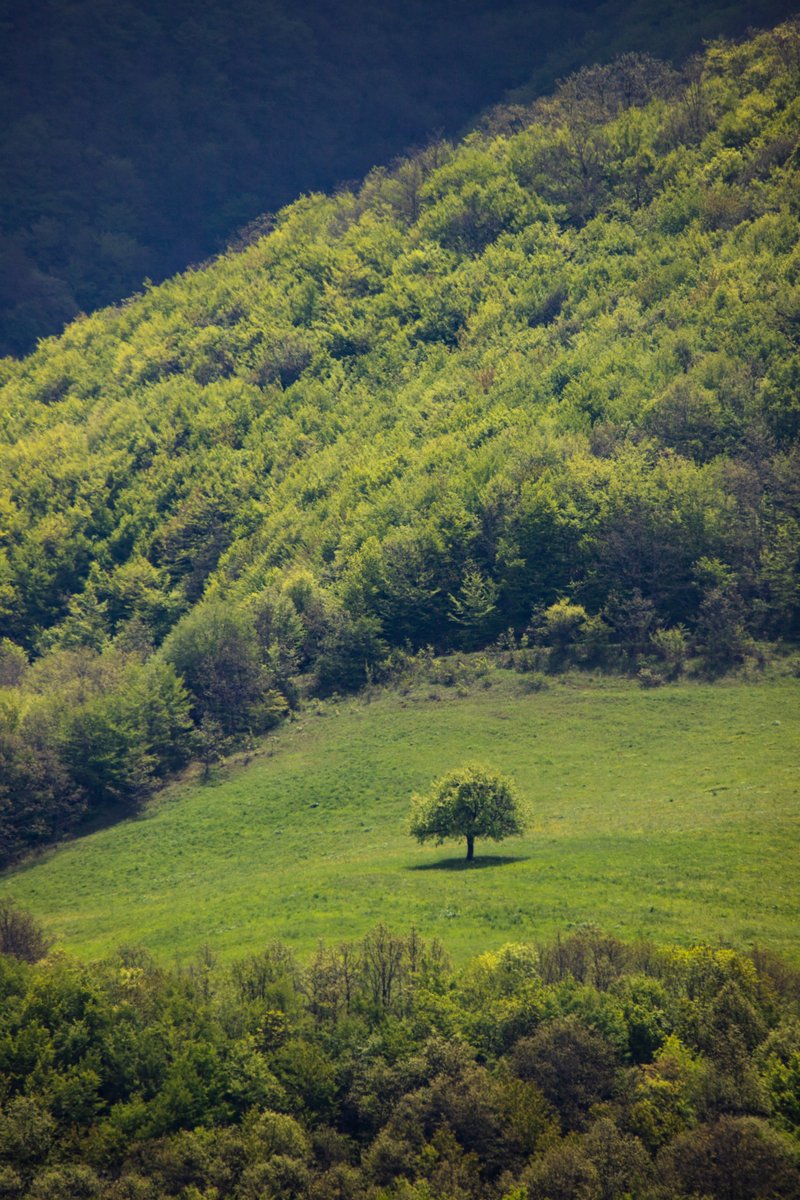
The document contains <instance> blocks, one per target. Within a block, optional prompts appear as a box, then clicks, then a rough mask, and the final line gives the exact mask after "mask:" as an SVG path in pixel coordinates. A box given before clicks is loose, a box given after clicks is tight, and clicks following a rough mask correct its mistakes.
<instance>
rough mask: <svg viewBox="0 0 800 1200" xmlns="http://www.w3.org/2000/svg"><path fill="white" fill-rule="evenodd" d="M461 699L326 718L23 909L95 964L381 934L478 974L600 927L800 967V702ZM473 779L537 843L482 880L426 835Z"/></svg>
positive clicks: (19, 877)
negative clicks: (518, 946) (414, 813)
mask: <svg viewBox="0 0 800 1200" xmlns="http://www.w3.org/2000/svg"><path fill="white" fill-rule="evenodd" d="M453 669H454V665H453V663H442V664H440V666H439V668H438V674H439V675H440V676H441V677H445V674H446V671H447V670H451V671H452V670H453ZM436 674H437V672H434V676H435V675H436ZM470 675H471V676H472V678H471V682H469V683H468V684H467V686H466V687H465V686H464V679H469V678H470ZM461 676H462V679H461V683H460V684H459V685H457V686H450V687H448V686H446V685H444V684H441V683H439V684H436V683H433V682H431V679H430V678H429V679H428V680H427V681H426V680H425V678H424V677H423V678H422V679H416V680H411V681H409V682H408V683H407V684H406V685H405V686H404V687H402V688H401V689H388V690H379V691H377V692H376V693H375V694H374V695H372V697H371V699H370V702H369V703H364V702H363V701H362V700H360V699H355V700H350V701H346V702H342V703H339V704H330V703H326V704H320V705H318V706H315V708H313V709H310V710H308V711H305V712H303V713H302V714H301V716H300V718H299V720H298V721H297V722H296V723H293V724H290V725H287V726H285V727H284V728H283V729H281V730H280V731H278V733H277V734H276V735H275V736H274V737H272V738H270V739H269V740H268V741H267V742H266V743H265V744H264V745H263V746H262V747H261V748H260V750H259V752H257V753H255V754H254V755H253V756H252V758H251V757H250V756H249V755H247V756H243V758H240V759H239V761H238V762H233V763H232V764H230V765H228V766H226V767H225V768H224V769H221V770H220V771H219V772H217V771H215V772H214V775H213V777H212V779H211V781H210V782H207V783H204V782H202V780H201V779H200V778H197V777H196V778H195V779H194V780H193V781H192V782H190V783H186V784H181V785H176V786H174V787H172V788H171V789H168V790H167V791H165V792H164V793H163V794H162V796H160V797H159V798H158V800H157V801H156V802H155V803H154V804H153V805H152V806H151V807H149V808H148V809H147V810H146V812H145V814H144V815H143V817H142V818H140V819H138V820H134V821H126V822H123V823H120V824H116V825H114V826H113V827H110V828H106V829H102V830H99V831H97V832H95V833H92V834H91V835H89V836H85V837H82V838H79V839H77V840H75V841H72V842H69V843H66V844H64V845H62V846H60V847H59V848H58V849H57V850H55V851H53V852H50V853H48V854H47V855H46V856H45V857H44V858H43V859H42V860H41V861H34V862H31V863H30V864H27V865H25V866H23V867H22V868H19V869H17V870H16V871H11V872H9V873H7V874H6V875H5V876H4V878H3V879H2V881H0V899H2V898H5V897H13V898H14V900H15V901H16V902H17V903H18V904H21V905H23V906H24V907H25V908H26V909H29V910H30V911H31V912H33V913H34V914H35V915H36V916H37V917H38V918H40V919H41V921H42V922H43V923H44V925H45V927H46V928H47V929H48V931H50V932H51V933H52V934H54V935H55V936H56V938H57V940H58V944H59V945H60V946H61V947H62V948H63V949H66V950H67V951H69V952H71V953H74V954H80V955H81V956H84V957H90V958H92V959H95V958H98V957H100V956H107V955H109V954H111V953H113V952H114V951H115V950H116V949H117V947H118V946H120V945H132V944H133V945H139V944H141V945H145V946H147V948H148V950H149V951H150V952H152V953H153V954H155V955H157V956H158V958H159V960H160V961H162V962H171V961H172V960H173V959H174V957H175V956H176V955H177V956H179V957H180V958H181V959H182V960H186V959H187V958H188V957H190V956H191V955H192V954H194V953H195V952H197V951H199V950H200V949H201V948H202V947H203V946H209V947H211V949H212V950H213V953H214V954H215V955H217V956H221V957H222V958H224V959H226V960H229V959H231V958H235V957H237V956H240V955H242V954H244V953H251V952H252V953H254V952H256V951H258V950H260V949H261V948H262V947H263V946H264V945H265V944H267V943H268V942H269V941H270V940H271V939H273V938H280V939H281V940H283V941H286V942H287V943H288V944H290V945H291V946H292V947H293V948H294V949H295V950H296V951H298V952H299V953H301V954H302V955H304V956H305V955H307V954H309V953H310V952H311V951H313V949H314V948H315V947H316V945H317V943H318V942H319V940H320V938H324V939H325V940H326V941H329V942H331V943H336V942H338V941H340V940H341V939H344V938H352V937H361V936H362V935H363V934H364V933H365V932H366V931H368V930H369V929H370V928H372V926H373V925H375V924H377V923H378V922H381V921H382V922H385V923H386V924H387V925H388V926H389V927H390V928H392V929H405V928H409V927H411V926H414V927H415V928H417V929H418V930H419V931H420V933H421V934H422V935H423V936H425V937H434V936H435V937H438V938H441V939H442V941H443V942H444V943H445V944H446V945H447V947H448V950H449V951H450V952H451V953H452V954H454V955H455V956H456V958H458V959H463V958H466V957H468V956H469V955H471V954H474V953H475V952H476V951H477V950H478V949H484V948H494V947H497V946H500V945H502V944H503V943H504V942H508V941H509V940H510V941H514V942H520V941H540V940H541V939H542V938H544V937H550V936H553V935H555V934H558V933H561V932H564V931H565V930H568V929H571V928H574V927H577V926H579V925H581V924H582V923H585V922H590V923H595V924H599V925H600V926H601V927H602V928H603V929H605V930H607V931H608V932H611V933H614V934H616V935H618V936H619V937H622V938H625V939H630V938H636V937H646V938H650V939H652V940H654V941H656V942H665V941H678V942H680V943H683V944H690V943H691V942H692V941H696V940H698V939H700V940H708V941H715V942H717V941H718V942H721V943H723V944H725V945H733V946H735V947H737V948H738V949H740V950H742V951H746V950H749V949H750V948H751V947H752V946H753V944H756V945H759V946H767V947H769V949H770V950H771V951H773V952H776V951H777V952H780V953H781V954H784V955H786V957H787V958H789V959H792V960H794V959H796V958H797V957H798V945H797V937H796V931H797V920H798V915H799V914H798V902H797V901H798V897H797V889H796V887H795V878H796V866H797V836H796V834H797V829H796V826H797V818H796V810H797V796H798V780H797V770H796V759H795V753H794V751H795V747H796V746H797V743H798V736H800V706H798V692H799V691H800V686H799V685H798V682H797V680H793V679H783V680H781V679H773V680H771V681H768V682H767V681H759V682H758V683H752V682H751V683H748V684H745V683H736V684H732V685H728V684H724V685H720V684H713V685H710V684H705V685H697V684H679V685H670V686H667V687H665V688H662V689H659V690H657V691H647V692H643V691H642V690H641V689H640V688H639V687H637V686H636V685H635V684H631V683H629V682H624V681H619V680H604V681H598V680H596V679H595V680H588V681H581V680H580V679H579V678H577V677H575V678H573V679H572V680H571V681H569V682H568V683H567V684H566V685H564V684H562V683H560V682H559V683H554V684H553V685H552V686H551V687H549V688H547V689H545V690H542V691H538V692H531V691H530V690H528V689H527V688H526V687H525V683H526V679H525V677H524V676H522V677H520V676H519V675H515V674H513V673H511V672H507V671H503V670H495V669H488V670H486V669H485V668H484V670H483V671H481V670H480V669H479V664H478V663H476V662H474V661H473V662H472V664H467V665H465V666H464V667H462V670H461ZM474 759H478V760H483V761H487V762H489V763H491V764H492V765H493V766H494V767H495V768H497V769H502V770H503V771H505V772H508V773H509V774H511V775H512V776H513V778H514V779H515V780H516V782H517V785H518V788H519V790H520V793H521V794H522V796H523V798H524V802H525V806H526V808H527V810H528V811H529V825H528V828H527V830H526V834H525V836H524V837H522V838H513V839H509V840H508V841H504V842H502V843H500V844H498V843H494V842H491V841H488V840H484V841H479V842H478V844H477V846H476V855H477V858H476V860H475V863H474V864H472V865H471V866H470V868H469V869H464V868H465V867H467V864H466V862H465V859H464V844H463V842H462V841H453V842H448V843H447V844H445V845H443V846H427V847H424V848H421V847H420V846H418V845H417V844H416V842H414V841H413V839H412V838H411V837H410V836H409V835H408V833H407V832H406V823H407V820H408V816H409V810H410V804H409V802H410V797H411V794H412V792H414V791H426V790H427V789H428V787H429V785H430V782H431V780H432V779H434V778H435V777H437V776H439V775H441V774H443V773H444V772H445V771H448V770H451V769H452V768H454V767H458V766H460V765H461V764H462V763H464V762H468V761H470V760H474Z"/></svg>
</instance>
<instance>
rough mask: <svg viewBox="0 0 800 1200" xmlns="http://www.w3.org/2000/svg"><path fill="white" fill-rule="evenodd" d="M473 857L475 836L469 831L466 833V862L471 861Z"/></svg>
mask: <svg viewBox="0 0 800 1200" xmlns="http://www.w3.org/2000/svg"><path fill="white" fill-rule="evenodd" d="M474 857H475V838H474V837H473V836H472V834H471V833H468V834H467V862H472V860H473V858H474Z"/></svg>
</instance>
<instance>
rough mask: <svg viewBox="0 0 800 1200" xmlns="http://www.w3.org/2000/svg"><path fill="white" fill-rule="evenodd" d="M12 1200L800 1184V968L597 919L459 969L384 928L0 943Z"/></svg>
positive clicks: (745, 1198) (2, 1179)
mask: <svg viewBox="0 0 800 1200" xmlns="http://www.w3.org/2000/svg"><path fill="white" fill-rule="evenodd" d="M0 990H2V995H3V1006H2V1014H1V1015H0V1071H1V1072H2V1087H3V1091H2V1095H3V1100H2V1108H1V1110H0V1164H1V1165H0V1184H2V1188H3V1189H4V1191H3V1194H4V1195H6V1196H11V1197H20V1198H22V1197H26V1198H27V1197H30V1198H31V1200H33V1198H42V1200H44V1198H46V1197H47V1198H50V1197H65V1198H66V1197H70V1198H72V1197H84V1196H85V1197H98V1198H102V1200H122V1198H125V1200H130V1198H135V1200H157V1198H158V1200H161V1198H163V1197H176V1198H180V1200H197V1198H198V1197H204V1198H207V1200H211V1197H231V1198H235V1200H256V1198H258V1200H260V1198H261V1197H276V1198H277V1197H286V1198H291V1197H295V1198H297V1200H305V1198H306V1197H307V1198H309V1200H312V1198H313V1200H324V1198H331V1200H336V1198H338V1200H362V1198H363V1200H378V1198H379V1197H380V1198H388V1197H398V1198H400V1197H403V1198H405V1200H412V1198H413V1200H431V1198H432V1197H436V1198H437V1200H471V1198H473V1197H474V1198H475V1200H479V1198H480V1200H486V1198H489V1200H491V1198H492V1197H497V1200H501V1198H505V1200H511V1198H512V1197H513V1198H515V1200H526V1198H528V1197H530V1198H531V1200H547V1198H550V1200H573V1198H575V1197H582V1198H585V1200H614V1198H616V1197H622V1196H627V1195H631V1196H637V1197H641V1198H642V1200H645V1198H647V1200H649V1198H652V1200H672V1198H677V1197H689V1196H698V1195H703V1196H709V1197H715V1198H716V1197H719V1198H720V1200H723V1198H724V1200H728V1198H729V1197H736V1198H737V1200H749V1198H752V1200H765V1198H770V1197H775V1198H776V1200H777V1198H778V1197H791V1196H794V1195H796V1194H798V1190H799V1189H800V1143H799V1142H798V1133H799V1132H800V1090H798V1089H799V1088H800V1057H799V1056H800V1044H799V1043H798V1029H799V1028H800V1026H798V1000H799V999H800V979H798V976H797V975H796V973H794V972H793V971H792V970H791V969H789V968H788V967H786V966H785V965H783V964H780V963H777V962H775V961H773V960H772V959H770V957H769V956H768V955H760V956H759V967H758V968H757V967H756V965H755V963H754V961H753V959H751V958H748V957H744V956H741V955H738V954H735V953H733V952H732V951H728V950H714V949H711V948H709V947H696V948H693V949H690V950H684V949H678V948H663V949H659V948H654V947H652V946H647V945H632V946H628V945H625V944H623V943H621V942H618V941H617V940H616V939H614V938H611V937H608V936H605V935H602V934H600V933H598V932H597V931H594V930H592V929H585V930H582V931H579V932H578V933H576V934H573V935H571V936H570V937H569V938H567V939H565V940H563V941H559V942H556V943H554V944H552V945H549V946H544V947H538V948H537V947H534V946H530V945H518V946H506V947H504V948H503V949H502V950H499V951H496V952H490V953H486V954H483V955H481V956H480V957H479V958H477V959H475V960H474V961H473V962H472V963H470V964H469V965H468V966H467V967H466V968H465V969H464V970H463V971H459V972H454V971H453V970H452V969H451V967H450V966H449V964H448V962H447V958H446V955H445V954H444V952H443V950H442V948H441V947H440V946H438V945H437V944H435V943H433V944H431V943H426V942H425V941H423V940H422V939H421V938H420V937H419V936H418V935H417V934H415V933H413V932H412V933H411V934H409V935H407V936H397V935H394V934H392V933H391V932H390V931H388V930H386V929H384V928H378V929H376V930H374V931H373V932H372V933H371V934H369V935H368V936H367V937H366V938H365V939H364V940H363V941H361V942H359V943H353V944H344V945H339V946H320V947H319V949H318V951H317V952H316V953H315V954H314V955H313V957H312V958H311V960H310V961H309V962H308V963H306V964H304V965H303V964H300V963H298V962H297V961H296V960H295V959H294V957H293V956H292V954H291V952H290V951H289V950H288V948H286V947H285V946H282V945H280V944H277V943H275V944H271V945H269V946H267V947H266V948H265V949H264V950H263V951H262V952H261V953H259V954H256V955H252V956H250V957H249V958H248V959H245V960H243V961H241V962H239V963H236V964H235V965H234V966H233V967H232V968H230V969H228V968H223V967H221V966H219V965H217V964H216V963H215V962H214V959H213V956H212V955H211V954H210V952H208V951H204V952H203V953H202V954H200V955H198V957H197V958H196V959H195V960H194V961H193V962H192V963H190V964H189V965H188V966H187V967H185V968H183V969H181V970H172V971H167V970H164V969H163V968H161V967H159V966H157V965H156V964H155V963H154V962H153V961H152V960H151V959H150V958H149V957H148V955H147V954H146V952H144V951H141V950H134V949H128V950H124V951H121V952H120V954H119V955H118V956H117V958H116V959H114V960H113V961H111V962H107V963H105V964H102V965H100V966H95V967H93V968H92V969H91V970H90V969H88V968H86V967H84V966H83V965H81V964H79V963H74V962H71V961H70V960H68V959H66V958H63V957H59V956H56V957H51V958H49V959H45V960H44V961H42V962H41V963H39V964H37V965H33V966H31V965H27V964H25V963H23V962H21V961H19V960H17V959H15V958H13V957H4V958H0Z"/></svg>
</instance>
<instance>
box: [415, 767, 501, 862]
mask: <svg viewBox="0 0 800 1200" xmlns="http://www.w3.org/2000/svg"><path fill="white" fill-rule="evenodd" d="M408 831H409V833H410V834H411V835H412V837H415V838H416V839H417V841H418V842H426V841H428V840H429V839H430V838H434V839H435V841H436V843H437V845H441V843H442V842H443V841H445V839H447V838H462V837H463V838H466V839H467V862H470V861H471V859H472V858H473V857H474V855H475V839H476V838H492V839H493V841H495V842H499V841H501V839H502V838H506V837H513V836H515V835H518V834H521V833H523V832H524V823H523V813H522V808H521V804H520V800H519V797H518V796H517V793H516V790H515V787H514V784H513V783H512V782H511V780H510V779H508V778H506V776H505V775H498V774H497V772H495V771H490V770H488V768H486V767H483V766H481V765H480V764H477V763H468V764H467V765H466V766H464V767H461V768H460V769H459V770H458V771H451V772H450V774H449V775H443V776H442V778H441V779H437V780H436V781H435V783H434V784H433V786H432V787H431V790H430V791H429V792H428V794H427V795H425V796H418V795H414V796H412V797H411V819H410V821H409V825H408Z"/></svg>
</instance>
